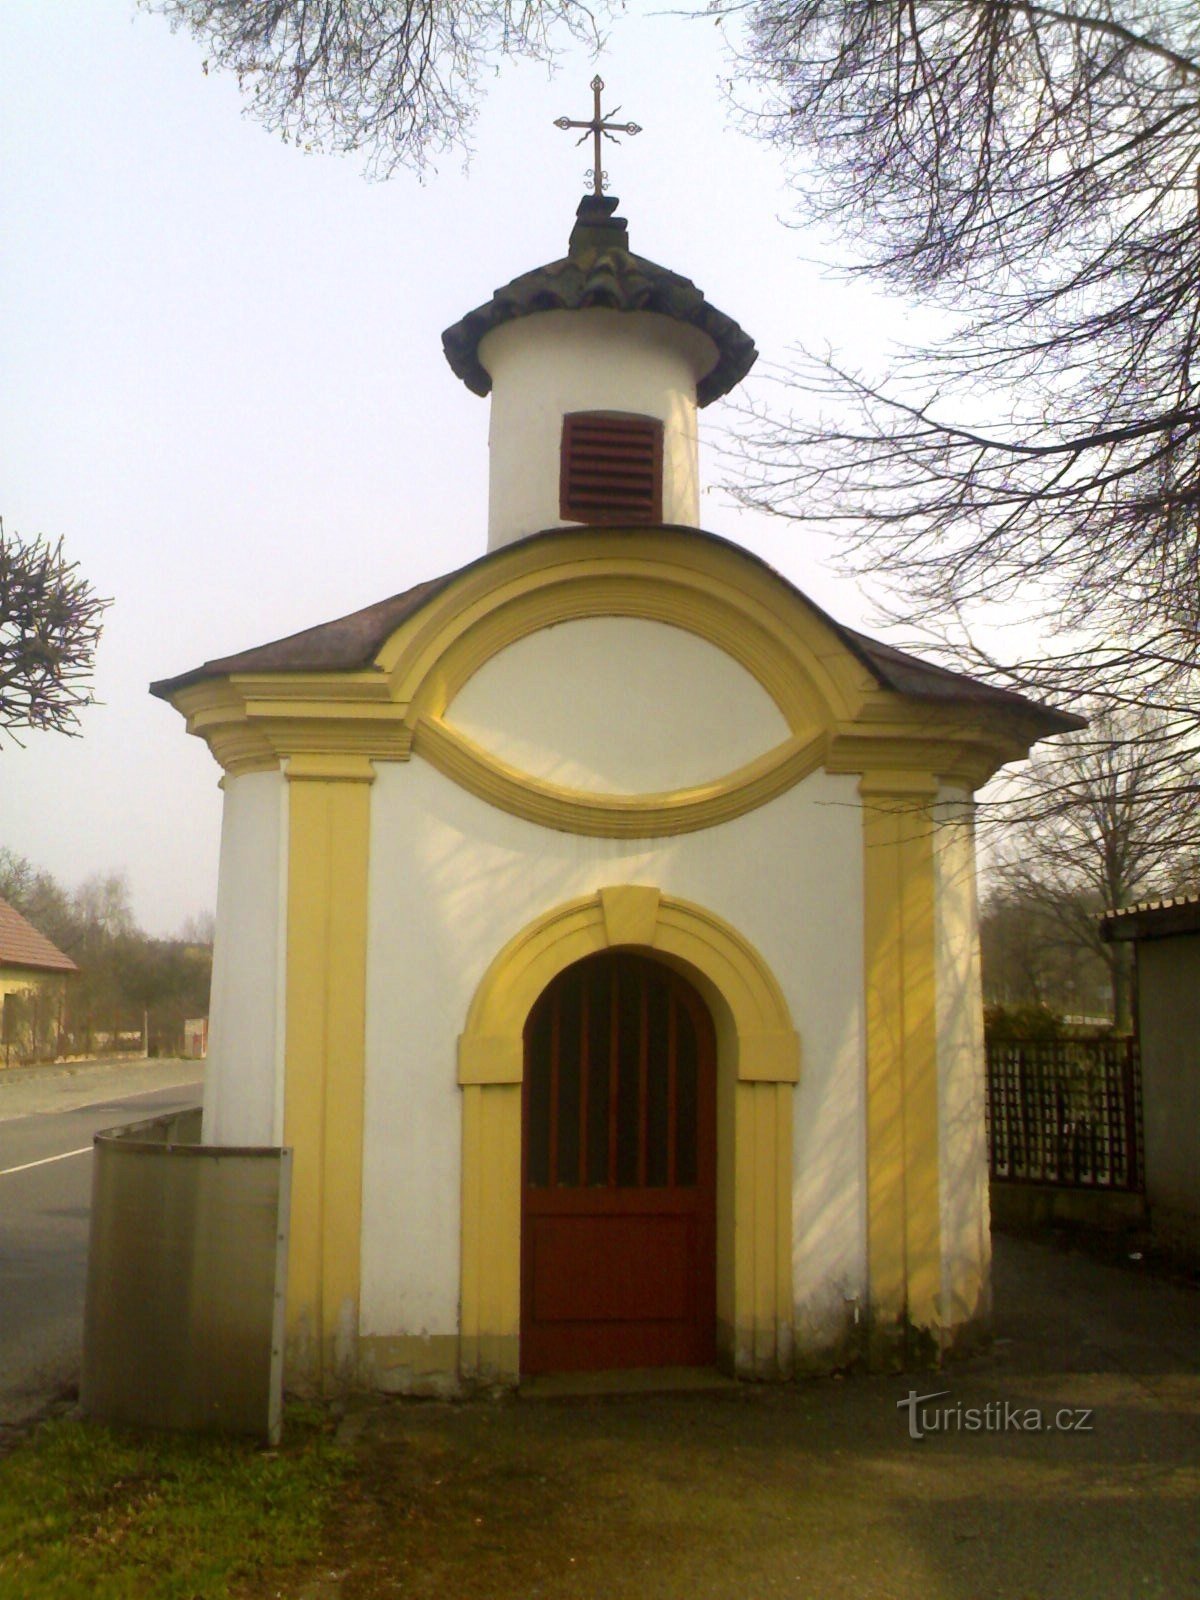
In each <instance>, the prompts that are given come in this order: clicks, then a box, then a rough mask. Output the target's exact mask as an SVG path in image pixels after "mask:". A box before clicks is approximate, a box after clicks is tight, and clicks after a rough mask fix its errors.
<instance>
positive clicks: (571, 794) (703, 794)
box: [413, 716, 825, 839]
mask: <svg viewBox="0 0 1200 1600" xmlns="http://www.w3.org/2000/svg"><path fill="white" fill-rule="evenodd" d="M413 749H414V750H415V751H416V752H417V754H418V755H421V756H423V757H424V758H425V759H426V760H427V761H428V762H429V764H430V765H431V766H433V767H436V768H437V770H438V771H439V772H441V773H442V774H443V775H444V776H445V777H447V778H451V779H453V780H454V782H455V783H457V784H458V785H459V786H460V787H461V788H463V789H466V790H468V792H469V793H471V794H474V795H478V796H479V798H480V799H481V800H486V801H487V802H488V803H489V804H490V805H493V806H496V807H497V808H498V809H499V810H501V811H508V812H510V813H511V814H512V815H513V816H518V817H524V818H525V820H526V821H527V822H536V823H538V824H539V825H540V826H541V827H544V828H557V829H558V830H559V831H560V832H562V833H580V834H591V835H594V836H598V837H601V838H617V839H630V838H634V839H645V838H658V837H665V836H669V835H673V834H677V833H694V832H695V831H696V830H697V829H700V828H712V827H715V826H716V825H717V824H718V823H721V822H729V821H731V820H732V819H733V818H734V817H740V816H744V815H745V813H746V812H747V811H753V810H754V809H755V808H756V807H758V806H761V805H765V804H766V803H767V801H769V800H773V799H774V798H775V797H776V795H779V794H782V793H784V791H785V790H787V789H790V788H791V787H792V786H793V785H794V784H796V783H799V781H800V780H801V778H806V777H807V776H808V774H809V773H810V772H816V771H817V770H818V768H819V767H820V766H821V764H822V761H823V758H824V755H825V735H824V734H823V733H816V734H814V735H812V736H811V737H809V738H807V739H789V740H787V741H786V742H785V743H783V744H780V745H777V746H776V748H775V749H774V750H769V751H767V752H766V754H765V755H762V756H759V757H758V758H757V759H756V760H755V761H751V762H749V763H748V764H747V765H746V766H744V767H739V768H738V769H737V770H736V771H734V772H730V773H727V774H726V775H725V776H724V777H721V778H718V779H716V780H714V781H713V782H711V783H706V784H702V785H699V786H697V787H696V788H692V789H679V790H676V791H674V792H669V793H663V794H637V795H612V794H591V793H587V792H586V791H584V790H580V789H567V788H564V787H562V786H561V785H559V784H552V783H547V782H546V781H545V780H544V779H542V778H535V777H533V776H531V775H530V774H529V773H524V772H520V771H518V770H517V768H515V767H510V766H508V765H507V764H506V763H505V762H503V761H501V760H499V758H498V757H496V756H493V755H491V754H490V753H489V752H488V751H486V750H484V749H482V748H481V746H479V745H477V744H475V743H474V742H473V741H472V740H470V739H468V738H467V737H466V736H465V735H464V734H462V733H460V732H458V730H457V729H455V728H452V727H451V726H450V725H449V724H448V723H445V722H442V721H440V720H439V719H437V718H433V717H424V716H423V717H421V718H420V719H419V720H418V722H417V727H416V732H415V735H414V739H413Z"/></svg>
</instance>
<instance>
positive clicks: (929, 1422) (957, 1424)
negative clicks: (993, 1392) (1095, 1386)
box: [896, 1389, 1092, 1439]
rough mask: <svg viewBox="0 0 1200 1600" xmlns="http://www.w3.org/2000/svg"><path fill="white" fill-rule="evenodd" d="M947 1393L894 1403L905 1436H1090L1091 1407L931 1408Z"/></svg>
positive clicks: (1002, 1404) (911, 1395)
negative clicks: (902, 1415) (904, 1416)
mask: <svg viewBox="0 0 1200 1600" xmlns="http://www.w3.org/2000/svg"><path fill="white" fill-rule="evenodd" d="M949 1394H950V1391H949V1389H937V1390H935V1391H934V1393H932V1394H918V1393H917V1391H916V1390H915V1389H910V1390H909V1391H908V1397H907V1399H904V1400H897V1401H896V1409H897V1411H907V1412H908V1436H909V1438H910V1439H923V1438H924V1437H925V1435H926V1434H928V1433H1091V1431H1092V1408H1091V1407H1090V1406H1060V1407H1059V1408H1058V1409H1057V1410H1055V1411H1043V1410H1042V1409H1041V1407H1040V1406H1026V1405H1021V1404H1020V1403H1019V1402H1018V1401H1015V1400H989V1401H988V1402H987V1404H986V1405H982V1406H964V1405H963V1403H962V1401H961V1400H956V1401H952V1402H951V1404H950V1405H945V1406H938V1405H934V1404H932V1402H933V1401H935V1400H945V1399H946V1398H947V1397H948V1396H949Z"/></svg>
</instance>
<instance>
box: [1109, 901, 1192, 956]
mask: <svg viewBox="0 0 1200 1600" xmlns="http://www.w3.org/2000/svg"><path fill="white" fill-rule="evenodd" d="M1179 933H1200V895H1196V894H1191V895H1178V896H1176V897H1175V898H1173V899H1169V900H1143V901H1141V902H1140V903H1139V904H1138V905H1136V906H1122V907H1121V909H1120V910H1119V911H1106V912H1105V914H1104V915H1103V916H1102V917H1101V918H1100V937H1101V938H1102V939H1106V940H1108V942H1109V943H1110V944H1111V943H1112V942H1114V941H1123V940H1127V939H1168V938H1170V937H1171V936H1172V934H1179Z"/></svg>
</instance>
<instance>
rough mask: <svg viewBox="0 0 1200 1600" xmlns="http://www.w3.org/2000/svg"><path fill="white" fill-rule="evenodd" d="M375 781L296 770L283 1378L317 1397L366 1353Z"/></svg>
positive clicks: (344, 767)
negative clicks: (363, 1247) (362, 1339)
mask: <svg viewBox="0 0 1200 1600" xmlns="http://www.w3.org/2000/svg"><path fill="white" fill-rule="evenodd" d="M373 777H374V768H373V767H372V765H371V763H370V761H368V760H366V759H365V758H362V757H356V756H346V757H327V756H326V757H308V758H304V759H303V760H302V759H301V758H293V759H292V761H291V763H290V764H289V770H288V779H289V783H290V788H289V801H290V806H289V829H288V839H289V847H288V915H287V985H286V995H287V1034H286V1040H287V1042H286V1059H287V1072H286V1083H285V1090H284V1111H283V1135H284V1142H285V1143H286V1144H289V1145H290V1146H291V1147H292V1150H293V1157H292V1222H291V1234H290V1242H289V1257H288V1297H287V1354H288V1376H289V1380H299V1381H302V1382H306V1383H310V1384H313V1385H315V1386H317V1387H322V1388H324V1387H328V1386H329V1385H330V1384H335V1383H337V1382H338V1381H341V1380H347V1379H349V1378H351V1377H352V1376H353V1369H354V1363H355V1358H356V1353H357V1352H356V1346H357V1338H358V1294H359V1259H360V1233H361V1222H362V1146H363V1081H364V1053H365V1011H366V1005H365V998H366V964H367V868H368V856H369V844H370V788H369V785H370V783H371V781H372V779H373Z"/></svg>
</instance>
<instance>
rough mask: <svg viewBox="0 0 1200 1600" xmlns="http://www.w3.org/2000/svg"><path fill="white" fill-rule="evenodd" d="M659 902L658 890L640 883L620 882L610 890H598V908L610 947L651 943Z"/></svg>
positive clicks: (655, 926)
mask: <svg viewBox="0 0 1200 1600" xmlns="http://www.w3.org/2000/svg"><path fill="white" fill-rule="evenodd" d="M661 905H662V895H661V894H660V892H659V891H658V890H657V889H649V888H646V887H645V886H644V885H643V884H634V883H622V884H619V885H617V887H615V888H612V889H601V891H600V911H601V914H602V915H603V917H604V937H605V939H606V941H607V942H608V944H609V946H610V947H611V946H612V945H616V944H645V945H652V944H653V943H654V931H655V929H656V928H657V927H658V912H659V907H660V906H661Z"/></svg>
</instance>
